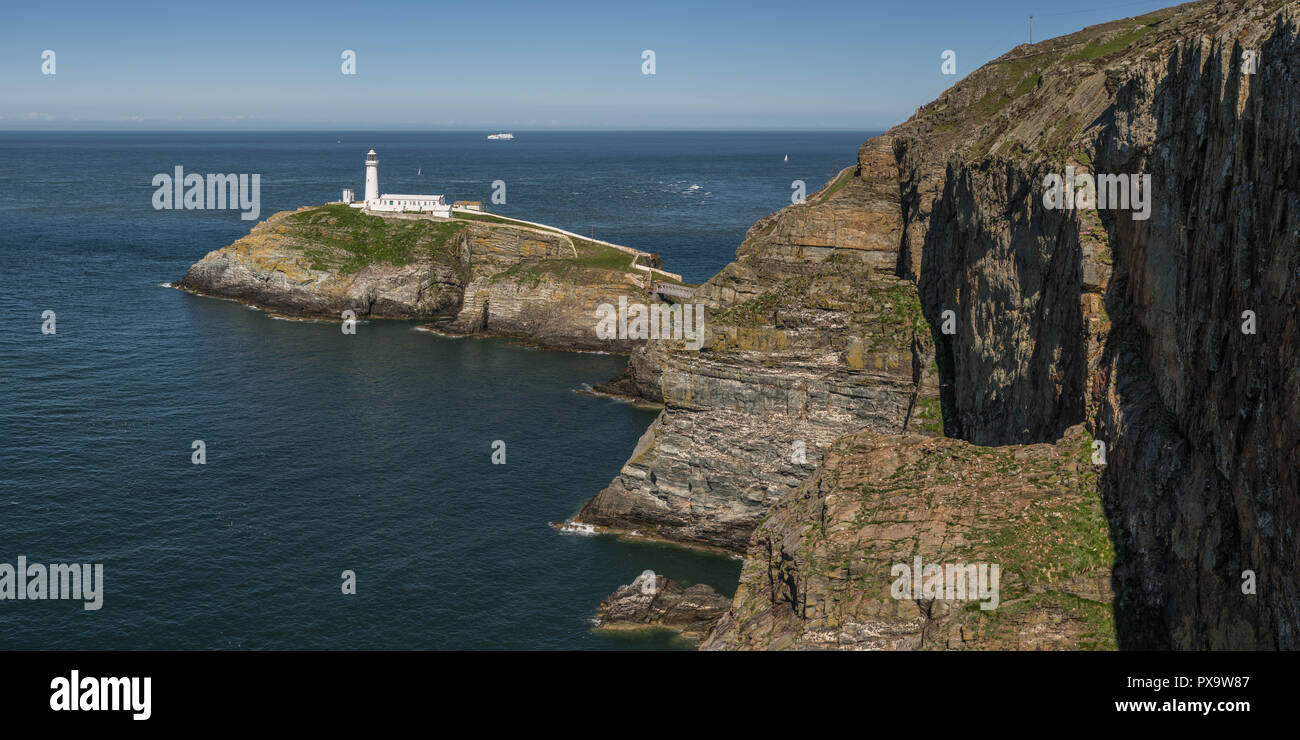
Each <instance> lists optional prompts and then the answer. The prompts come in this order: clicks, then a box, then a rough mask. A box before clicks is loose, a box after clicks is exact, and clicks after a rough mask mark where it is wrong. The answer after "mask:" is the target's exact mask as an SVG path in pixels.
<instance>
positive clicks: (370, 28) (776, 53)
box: [0, 0, 1171, 131]
mask: <svg viewBox="0 0 1300 740" xmlns="http://www.w3.org/2000/svg"><path fill="white" fill-rule="evenodd" d="M1169 4H1171V3H1169V2H1164V1H1161V0H1157V1H1156V2H1116V1H1114V0H1095V1H1094V2H1088V1H1087V0H1081V2H1078V3H1073V4H1063V3H1060V2H1059V1H1058V2H1048V1H1047V0H973V1H968V2H950V1H949V0H941V1H926V0H910V1H909V2H888V3H885V2H873V1H870V0H856V1H852V0H824V1H823V0H806V1H795V0H782V1H781V2H772V1H770V0H751V1H748V2H739V1H737V2H728V3H721V2H707V1H704V0H700V1H697V2H648V1H647V2H622V1H620V0H603V1H600V2H570V1H568V0H549V1H545V2H510V1H507V0H499V1H497V2H481V1H476V2H461V3H446V2H430V1H428V0H426V1H424V2H369V1H365V0H353V1H352V2H348V3H331V2H311V3H306V2H292V1H290V2H276V1H275V0H264V1H263V2H259V3H250V2H241V1H240V0H226V1H223V2H196V1H195V0H174V1H173V2H168V3H139V2H129V0H124V1H122V2H103V1H102V0H95V1H94V2H84V1H82V0H73V1H72V2H57V3H55V2H11V3H6V4H5V9H4V12H3V17H2V18H0V130H13V129H23V130H110V129H111V130H249V131H253V130H259V131H263V130H329V131H334V130H338V131H342V130H479V129H485V130H510V131H518V130H841V131H862V130H877V129H885V128H888V127H890V126H892V125H894V124H896V123H899V122H901V121H903V120H906V119H907V118H908V117H909V116H910V115H911V114H912V113H913V112H915V110H916V108H918V107H919V106H921V105H923V104H925V103H927V102H929V101H930V100H933V99H934V98H935V97H937V96H938V95H939V93H941V92H942V91H943V90H944V89H946V88H948V87H950V86H951V85H952V84H953V83H955V82H956V81H957V80H958V79H960V78H961V77H963V76H965V75H966V74H969V73H970V72H971V71H973V70H974V69H976V68H977V67H979V65H981V64H983V63H985V62H987V61H989V60H990V59H993V58H996V57H997V56H1000V55H1001V54H1003V53H1005V52H1006V51H1008V50H1009V49H1011V48H1012V47H1014V46H1016V45H1017V44H1021V43H1025V42H1027V41H1028V37H1029V16H1030V15H1033V16H1035V18H1034V40H1036V41H1041V40H1043V39H1045V38H1049V37H1052V36H1060V35H1064V34H1067V33H1072V32H1074V31H1076V30H1079V29H1081V28H1084V27H1085V26H1089V25H1095V24H1097V23H1102V22H1105V21H1108V20H1113V19H1115V18H1123V17H1128V16H1135V15H1141V14H1143V13H1147V12H1150V11H1152V10H1156V9H1158V8H1161V7H1165V6H1167V5H1169ZM1040 11H1041V12H1040ZM46 50H49V51H52V52H54V55H53V64H54V67H53V71H54V74H45V73H43V72H44V71H45V70H48V67H49V65H48V63H47V62H48V59H46V58H45V57H46V55H45V54H44V52H45V51H46ZM345 50H351V51H353V52H354V53H355V71H356V74H344V70H343V65H344V60H343V58H342V56H343V53H344V51H345ZM647 50H649V51H652V52H654V59H653V61H654V70H653V71H654V74H645V73H644V72H645V71H646V66H647V65H646V59H645V57H644V55H643V54H644V52H645V51H647ZM945 50H952V51H953V52H955V54H956V61H957V74H956V75H945V74H942V72H941V65H942V62H943V59H942V55H943V53H944V51H945ZM43 68H45V70H43Z"/></svg>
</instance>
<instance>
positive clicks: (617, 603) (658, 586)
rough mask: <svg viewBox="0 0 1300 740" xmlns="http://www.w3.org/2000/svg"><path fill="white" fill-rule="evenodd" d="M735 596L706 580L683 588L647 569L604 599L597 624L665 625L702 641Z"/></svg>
mask: <svg viewBox="0 0 1300 740" xmlns="http://www.w3.org/2000/svg"><path fill="white" fill-rule="evenodd" d="M730 605H731V599H728V598H727V597H725V596H723V595H722V594H720V593H718V592H717V591H715V590H714V589H713V588H712V587H710V586H706V585H704V584H702V583H699V584H696V585H694V586H689V587H686V588H683V587H682V586H680V585H679V584H677V583H676V582H675V581H670V580H668V579H667V578H665V577H663V576H661V575H656V574H655V573H654V572H653V571H649V570H647V571H645V572H643V573H642V574H641V575H640V576H638V577H637V579H636V580H634V581H632V583H630V584H628V585H625V586H619V587H618V590H617V591H615V592H614V593H612V594H610V595H609V597H608V598H606V599H605V600H604V601H602V602H600V616H599V617H598V620H597V626H598V627H600V628H603V629H636V628H646V627H662V628H665V629H671V630H676V631H678V632H680V633H681V634H682V637H685V638H686V639H688V640H694V641H698V640H699V639H700V638H701V637H703V636H704V634H705V633H706V632H708V630H709V628H711V627H712V626H713V624H714V623H715V622H716V621H717V620H718V619H719V618H720V617H721V616H722V615H723V614H724V613H725V612H726V611H727V607H729V606H730Z"/></svg>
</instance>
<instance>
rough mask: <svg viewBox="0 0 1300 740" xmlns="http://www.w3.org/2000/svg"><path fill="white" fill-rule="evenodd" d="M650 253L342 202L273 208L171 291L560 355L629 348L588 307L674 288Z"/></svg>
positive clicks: (512, 226)
mask: <svg viewBox="0 0 1300 740" xmlns="http://www.w3.org/2000/svg"><path fill="white" fill-rule="evenodd" d="M662 266H663V262H662V260H661V259H660V258H659V257H658V255H654V254H648V253H644V252H639V251H638V250H634V249H631V248H627V247H621V248H620V247H617V246H615V245H610V244H607V243H605V242H597V241H591V240H587V239H582V238H579V237H576V236H573V235H570V234H568V233H567V232H563V231H561V230H559V229H550V228H546V227H543V226H540V225H536V224H529V223H526V222H520V221H516V220H514V219H507V218H504V217H499V216H495V215H492V214H488V213H456V214H454V215H453V217H452V218H432V217H428V216H420V215H406V214H390V213H383V214H377V213H370V212H368V211H362V210H360V209H357V208H353V207H350V206H348V205H345V204H330V205H324V206H314V207H306V208H300V209H298V210H296V211H282V212H280V213H276V214H274V215H272V216H271V217H270V218H268V219H266V220H265V221H263V222H261V223H259V224H257V225H256V226H255V227H253V229H252V231H251V232H250V233H249V234H248V235H247V236H245V237H243V238H242V239H239V240H238V241H236V242H235V243H234V244H231V245H230V246H227V247H223V248H221V249H218V250H216V251H213V252H210V253H209V254H208V255H207V256H206V257H204V258H203V259H202V260H200V261H199V262H197V263H195V264H194V266H192V267H191V268H190V269H189V272H187V273H186V275H185V277H184V278H182V279H181V280H180V281H179V282H178V283H176V286H177V287H179V288H181V289H183V290H188V291H191V292H194V293H199V294H203V295H211V296H217V297H222V298H232V299H236V300H240V301H243V302H245V303H248V304H250V305H253V306H257V307H259V308H263V309H266V310H268V311H273V312H275V313H278V314H282V315H287V316H295V317H306V318H327V319H333V320H338V319H339V318H340V316H341V314H342V312H343V311H346V310H351V311H353V312H355V315H356V317H357V318H394V319H429V320H430V321H431V322H434V323H433V324H432V326H434V327H436V328H437V329H438V330H439V331H443V332H446V333H450V334H494V335H504V336H510V337H515V338H520V339H524V340H528V341H531V342H534V343H537V344H540V345H542V346H547V347H554V348H561V349H590V350H605V351H623V352H626V351H629V350H630V349H631V348H632V347H633V346H634V344H635V342H634V341H633V340H626V339H623V340H619V339H613V340H606V339H598V338H597V337H596V335H595V332H594V327H595V325H596V308H597V306H599V305H600V304H602V303H609V304H617V303H618V299H619V297H621V296H623V297H628V298H629V300H638V301H643V302H647V303H648V302H650V301H651V295H650V294H651V291H652V290H653V284H654V282H655V281H676V282H680V281H679V279H678V276H676V275H673V274H672V273H667V272H664V271H662V270H660V269H653V271H651V270H650V269H645V268H662Z"/></svg>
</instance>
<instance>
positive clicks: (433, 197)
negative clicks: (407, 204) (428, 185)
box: [379, 193, 444, 200]
mask: <svg viewBox="0 0 1300 740" xmlns="http://www.w3.org/2000/svg"><path fill="white" fill-rule="evenodd" d="M443 197H444V196H441V195H400V194H397V193H384V194H383V195H381V196H379V198H380V200H383V199H384V198H394V199H395V198H401V199H402V200H441V199H442V198H443Z"/></svg>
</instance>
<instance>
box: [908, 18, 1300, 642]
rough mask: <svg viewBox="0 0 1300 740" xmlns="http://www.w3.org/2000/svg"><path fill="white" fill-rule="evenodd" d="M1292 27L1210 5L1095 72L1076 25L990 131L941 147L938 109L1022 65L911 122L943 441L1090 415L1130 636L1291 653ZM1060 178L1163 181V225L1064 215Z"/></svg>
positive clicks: (1295, 479)
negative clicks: (944, 390) (1053, 180)
mask: <svg viewBox="0 0 1300 740" xmlns="http://www.w3.org/2000/svg"><path fill="white" fill-rule="evenodd" d="M1296 18H1297V14H1296V9H1295V7H1294V6H1288V7H1281V8H1280V7H1279V5H1278V4H1273V5H1272V6H1271V7H1270V6H1268V5H1267V4H1262V3H1197V4H1194V5H1188V6H1180V7H1179V8H1176V9H1170V10H1167V11H1160V12H1159V13H1154V14H1151V15H1149V16H1144V17H1142V18H1138V19H1133V20H1132V21H1129V22H1116V23H1115V24H1108V25H1109V26H1111V27H1113V29H1106V28H1105V27H1103V30H1102V31H1101V33H1102V34H1103V36H1102V37H1101V38H1102V39H1104V38H1109V37H1111V36H1115V35H1118V36H1125V35H1126V34H1127V35H1128V36H1129V37H1136V40H1135V41H1134V42H1133V44H1134V45H1133V46H1132V47H1131V48H1129V49H1126V50H1123V51H1122V52H1117V53H1114V54H1111V55H1108V56H1102V57H1099V58H1097V59H1095V60H1093V61H1091V62H1090V63H1088V64H1080V63H1079V62H1078V59H1079V57H1080V56H1085V57H1086V56H1088V54H1087V49H1088V48H1089V47H1087V46H1084V47H1083V50H1082V51H1080V50H1079V44H1078V42H1077V40H1075V41H1074V42H1072V41H1071V39H1072V38H1073V37H1064V38H1063V39H1057V40H1053V41H1052V42H1048V43H1047V44H1044V45H1040V46H1044V47H1046V48H1045V49H1042V50H1041V53H1040V54H1039V55H1038V56H1036V57H1034V58H1035V59H1040V60H1045V61H1040V62H1034V64H1035V65H1036V66H1035V67H1034V68H1032V69H1029V70H1028V72H1026V73H1025V75H1026V76H1025V79H1029V78H1030V76H1031V75H1034V74H1036V75H1038V80H1039V82H1038V84H1037V87H1036V88H1034V89H1033V90H1032V91H1030V92H1028V93H1024V94H1023V99H1019V100H1017V99H1012V100H1010V101H1009V102H1008V103H1006V105H1007V111H1008V113H1007V114H1006V115H1005V116H1001V117H994V118H991V119H990V118H987V117H986V118H978V119H975V120H974V121H972V122H971V125H970V126H969V130H970V131H971V132H972V135H971V136H969V137H967V138H964V139H958V140H954V141H951V142H949V146H948V147H947V148H945V147H943V146H936V142H942V141H944V139H943V135H936V129H938V128H939V127H940V125H941V124H936V119H937V118H941V117H942V116H943V115H946V114H947V112H946V111H945V108H946V109H949V110H950V109H952V108H953V107H956V106H957V105H958V104H959V101H960V100H961V99H962V97H963V96H969V97H970V98H972V99H987V98H986V96H987V95H990V94H992V95H994V97H995V98H996V96H997V85H999V84H1012V83H1013V82H1014V80H1008V79H1006V78H1005V77H1002V78H999V77H998V75H1004V74H1006V70H1008V69H1011V68H1015V65H1017V64H1021V63H1020V62H1016V61H1014V60H1016V59H1020V58H1024V55H1023V54H1021V53H1018V52H1012V53H1011V54H1009V55H1007V57H1008V58H1010V59H1011V60H1012V61H1007V62H1002V61H1000V62H995V63H994V64H993V65H990V67H989V68H986V69H982V70H980V72H978V73H976V74H974V75H972V76H971V78H970V79H969V80H965V81H963V82H962V83H961V84H960V85H959V86H957V87H958V88H964V89H957V88H955V89H954V91H950V92H949V93H946V94H945V99H941V100H940V101H938V102H937V103H935V104H932V106H927V108H926V109H923V111H922V112H921V113H919V114H918V117H917V118H916V119H914V120H913V121H910V122H909V123H907V124H904V126H902V127H900V129H899V130H897V131H895V136H896V137H897V138H898V140H899V142H900V143H899V145H898V147H896V150H897V151H898V152H899V155H900V165H899V167H900V170H901V171H903V172H905V173H908V176H907V177H905V179H904V184H903V192H904V193H905V194H906V195H905V204H904V209H905V210H906V211H908V212H909V213H912V214H915V219H914V220H915V223H912V222H911V220H909V223H908V225H907V226H906V227H905V231H907V232H908V234H909V239H908V240H907V241H908V243H909V244H912V245H915V246H914V248H912V249H911V250H906V249H905V250H904V251H905V252H907V253H908V254H909V255H911V259H910V260H909V262H910V264H913V265H915V264H919V265H920V269H919V275H918V276H917V279H918V286H919V289H920V292H921V297H922V304H923V305H924V307H925V312H926V316H927V318H928V319H929V320H930V321H931V322H934V323H936V324H937V323H938V322H939V320H940V315H941V312H942V311H944V310H949V309H951V310H954V311H955V312H956V314H957V327H958V333H957V335H956V336H955V337H941V338H940V341H939V346H938V347H937V353H938V354H939V356H940V367H941V368H942V370H943V372H942V375H943V376H944V377H943V380H944V383H945V387H948V388H951V389H952V392H951V395H950V396H947V397H945V401H946V405H947V406H948V408H946V410H947V411H949V412H950V414H949V423H950V428H951V429H952V430H953V432H954V433H955V434H956V435H957V436H961V437H963V438H965V439H969V440H971V441H974V442H977V443H980V444H1008V443H1025V442H1042V441H1051V440H1052V439H1054V438H1055V437H1056V436H1057V435H1058V434H1059V433H1060V431H1061V430H1062V429H1063V428H1064V427H1066V426H1068V425H1070V424H1073V423H1076V422H1080V421H1082V422H1085V423H1087V424H1088V425H1089V427H1090V428H1091V429H1092V431H1093V432H1094V433H1095V434H1096V436H1097V437H1098V439H1100V440H1102V441H1103V442H1105V443H1106V444H1107V445H1108V448H1109V450H1108V451H1109V454H1108V462H1109V465H1108V467H1107V468H1106V472H1105V475H1104V476H1103V481H1102V490H1103V492H1104V495H1105V497H1106V501H1107V506H1108V509H1109V511H1110V512H1111V517H1112V521H1111V524H1112V535H1113V536H1114V537H1115V538H1116V542H1117V547H1118V549H1119V559H1118V561H1117V563H1116V569H1115V579H1116V584H1117V592H1118V600H1117V607H1116V608H1117V619H1119V620H1120V630H1119V639H1120V644H1121V645H1122V646H1127V647H1174V648H1195V649H1204V648H1242V647H1263V648H1268V647H1296V646H1297V644H1298V642H1297V639H1298V638H1297V632H1296V629H1297V625H1298V624H1300V585H1298V584H1297V581H1296V579H1294V578H1291V577H1290V576H1289V574H1291V573H1294V572H1295V569H1296V568H1297V567H1300V543H1297V540H1296V537H1297V533H1296V532H1295V529H1294V522H1295V521H1296V518H1297V515H1300V494H1298V492H1300V472H1298V471H1300V464H1297V462H1298V461H1300V424H1296V423H1295V418H1296V416H1295V414H1296V412H1297V411H1298V410H1300V390H1297V386H1296V384H1295V383H1294V381H1293V380H1288V379H1291V378H1295V377H1296V376H1297V374H1298V373H1300V362H1298V361H1297V352H1296V351H1295V350H1296V348H1297V345H1298V344H1300V326H1297V322H1296V310H1295V309H1296V305H1297V277H1298V276H1300V271H1298V270H1300V256H1298V253H1297V242H1298V236H1300V220H1298V219H1300V216H1298V215H1297V208H1296V205H1297V203H1298V202H1300V201H1298V200H1297V199H1298V198H1300V176H1298V175H1297V172H1300V144H1298V143H1297V140H1296V137H1295V130H1296V121H1297V120H1300V110H1298V109H1297V107H1298V106H1300V96H1297V94H1296V89H1297V88H1296V85H1295V84H1294V83H1295V82H1296V81H1295V79H1294V78H1293V72H1292V70H1294V69H1296V68H1297V67H1296V63H1297V60H1298V56H1297V55H1298V54H1300V44H1298V43H1297V21H1296ZM1088 33H1089V32H1083V33H1082V34H1076V35H1075V36H1076V37H1080V38H1083V37H1085V35H1086V34H1088ZM1054 47H1058V48H1054ZM1243 49H1257V50H1258V51H1259V54H1260V57H1259V58H1260V59H1261V64H1260V65H1259V68H1258V70H1257V72H1256V73H1255V74H1253V75H1248V74H1242V73H1241V51H1242V50H1243ZM1004 99H1005V98H1004ZM967 110H970V109H969V108H967ZM1038 116H1048V118H1046V119H1045V120H1044V121H1043V123H1044V124H1050V123H1051V122H1052V121H1053V119H1054V120H1055V122H1056V123H1057V124H1058V125H1057V126H1056V127H1055V128H1052V127H1051V126H1050V125H1046V126H1044V125H1037V124H1036V125H1033V126H1028V125H1026V122H1027V121H1033V120H1034V118H1035V117H1038ZM1035 123H1036V122H1035ZM1061 124H1064V125H1061ZM1053 132H1055V133H1053ZM1053 137H1054V138H1053ZM972 150H974V152H972ZM1053 152H1055V153H1053ZM972 153H974V154H976V155H977V156H971V155H972ZM936 154H938V155H941V156H942V155H947V158H946V159H944V160H943V161H942V164H940V162H939V161H937V158H936ZM1065 166H1071V167H1074V168H1075V169H1076V171H1079V172H1090V173H1121V174H1143V173H1144V174H1149V175H1150V176H1151V180H1152V186H1153V187H1152V192H1151V199H1152V203H1151V211H1150V219H1149V220H1136V219H1134V218H1132V215H1131V213H1129V212H1126V211H1122V210H1102V211H1062V210H1048V209H1046V208H1045V207H1044V206H1043V204H1042V201H1041V196H1042V193H1043V188H1042V187H1041V185H1040V183H1042V179H1043V176H1044V175H1045V174H1047V173H1048V172H1058V173H1059V172H1063V171H1064V169H1063V168H1064V167H1065ZM1246 310H1250V311H1253V312H1254V314H1255V321H1256V326H1257V329H1256V333H1255V334H1246V333H1243V332H1242V331H1241V327H1242V325H1243V317H1242V312H1243V311H1246ZM1248 570H1249V571H1253V572H1254V574H1255V575H1256V577H1257V578H1258V586H1257V588H1258V590H1257V593H1255V594H1245V593H1243V592H1242V586H1243V584H1244V582H1245V579H1244V578H1243V574H1244V572H1245V571H1248ZM1265 584H1267V585H1265Z"/></svg>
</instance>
